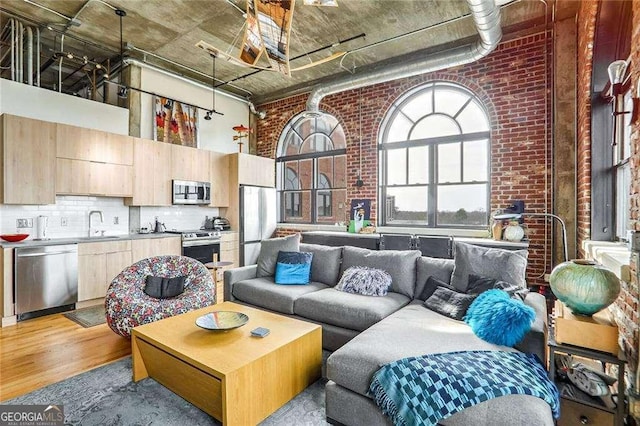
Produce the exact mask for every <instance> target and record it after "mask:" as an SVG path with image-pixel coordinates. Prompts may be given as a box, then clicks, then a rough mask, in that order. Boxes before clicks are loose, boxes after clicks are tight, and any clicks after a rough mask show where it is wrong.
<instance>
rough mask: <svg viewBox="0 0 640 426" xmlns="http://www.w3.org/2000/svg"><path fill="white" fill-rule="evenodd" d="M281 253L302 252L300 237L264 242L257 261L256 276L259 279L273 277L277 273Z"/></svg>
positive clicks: (271, 239)
mask: <svg viewBox="0 0 640 426" xmlns="http://www.w3.org/2000/svg"><path fill="white" fill-rule="evenodd" d="M280 251H300V235H298V234H295V235H289V236H287V237H281V238H270V239H268V240H262V242H261V243H260V254H258V261H257V263H258V270H257V271H256V276H257V277H258V278H259V277H271V276H273V275H274V274H275V273H276V263H277V261H278V253H279V252H280Z"/></svg>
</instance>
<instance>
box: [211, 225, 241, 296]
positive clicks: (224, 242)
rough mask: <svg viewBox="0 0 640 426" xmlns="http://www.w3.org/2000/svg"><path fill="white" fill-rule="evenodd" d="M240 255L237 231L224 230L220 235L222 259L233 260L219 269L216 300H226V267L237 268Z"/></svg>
mask: <svg viewBox="0 0 640 426" xmlns="http://www.w3.org/2000/svg"><path fill="white" fill-rule="evenodd" d="M239 256H240V245H239V237H238V233H237V232H223V233H222V235H221V236H220V261H223V262H233V264H231V265H229V266H225V267H224V268H221V269H219V270H218V276H217V277H216V282H217V284H216V302H217V303H222V302H223V301H224V271H225V269H232V268H237V267H238V265H240V263H239Z"/></svg>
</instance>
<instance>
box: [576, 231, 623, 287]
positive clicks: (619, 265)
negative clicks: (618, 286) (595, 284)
mask: <svg viewBox="0 0 640 426" xmlns="http://www.w3.org/2000/svg"><path fill="white" fill-rule="evenodd" d="M582 249H583V250H584V252H585V255H586V257H587V259H592V260H595V261H597V262H598V263H601V264H602V265H603V266H604V267H605V268H607V269H609V270H610V271H612V272H613V273H614V274H616V276H617V277H618V278H620V279H621V280H622V281H626V282H630V281H631V271H630V269H629V264H630V262H631V251H630V250H629V248H628V247H627V246H626V244H624V243H616V242H611V241H591V240H587V241H584V242H583V243H582Z"/></svg>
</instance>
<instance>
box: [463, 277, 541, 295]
mask: <svg viewBox="0 0 640 426" xmlns="http://www.w3.org/2000/svg"><path fill="white" fill-rule="evenodd" d="M493 289H498V290H503V291H506V292H507V293H508V294H509V297H511V298H512V299H513V298H516V297H517V298H518V299H519V300H521V301H523V300H524V299H525V297H527V294H529V289H528V288H522V287H520V286H517V285H515V284H510V283H508V282H506V281H500V280H496V279H493V278H488V277H481V276H478V275H474V274H469V285H468V286H467V294H475V295H476V296H477V295H479V294H481V293H484V292H485V291H487V290H493Z"/></svg>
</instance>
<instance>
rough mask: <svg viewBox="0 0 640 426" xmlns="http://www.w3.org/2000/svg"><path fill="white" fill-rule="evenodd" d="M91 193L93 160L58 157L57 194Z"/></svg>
mask: <svg viewBox="0 0 640 426" xmlns="http://www.w3.org/2000/svg"><path fill="white" fill-rule="evenodd" d="M90 193H91V162H89V161H82V160H69V159H67V158H56V194H75V195H84V194H90Z"/></svg>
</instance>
